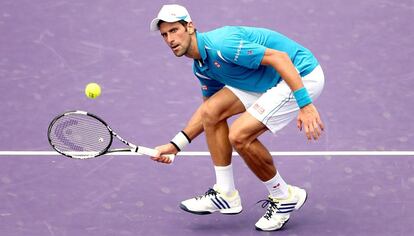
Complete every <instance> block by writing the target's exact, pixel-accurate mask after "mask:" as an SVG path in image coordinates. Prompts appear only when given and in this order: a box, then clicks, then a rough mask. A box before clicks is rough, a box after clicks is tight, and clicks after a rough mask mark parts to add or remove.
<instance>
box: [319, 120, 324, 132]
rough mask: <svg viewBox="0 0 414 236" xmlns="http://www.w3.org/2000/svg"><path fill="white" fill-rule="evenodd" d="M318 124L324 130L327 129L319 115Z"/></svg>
mask: <svg viewBox="0 0 414 236" xmlns="http://www.w3.org/2000/svg"><path fill="white" fill-rule="evenodd" d="M318 125H319V127H320V128H321V130H322V131H324V130H325V125H324V124H323V122H322V120H321V118H319V117H318Z"/></svg>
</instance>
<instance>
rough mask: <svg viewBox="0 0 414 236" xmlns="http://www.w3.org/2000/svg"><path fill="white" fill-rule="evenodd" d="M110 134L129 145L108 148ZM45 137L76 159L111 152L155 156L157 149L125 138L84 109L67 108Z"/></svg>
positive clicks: (53, 121) (51, 143)
mask: <svg viewBox="0 0 414 236" xmlns="http://www.w3.org/2000/svg"><path fill="white" fill-rule="evenodd" d="M113 137H116V138H117V139H118V140H119V141H121V142H122V143H124V144H126V145H128V148H118V149H110V147H111V145H112V141H113ZM48 138H49V143H50V145H52V147H53V148H54V149H55V150H56V151H57V152H58V153H60V154H63V155H64V156H67V157H71V158H76V159H89V158H93V157H98V156H101V155H104V154H107V153H114V152H132V153H138V154H143V155H148V156H158V151H157V150H155V149H151V148H147V147H143V146H137V145H134V144H132V143H130V142H128V141H126V140H125V139H123V138H121V136H119V135H118V134H116V133H115V132H114V131H113V130H112V129H111V128H110V127H109V126H108V125H107V124H106V122H105V121H103V120H102V119H101V118H99V117H98V116H96V115H93V114H91V113H88V112H85V111H69V112H65V113H63V114H61V115H58V116H57V117H56V118H54V119H53V120H52V122H51V123H50V125H49V129H48ZM164 156H166V157H168V158H170V159H171V161H173V160H174V157H175V155H174V154H170V155H164Z"/></svg>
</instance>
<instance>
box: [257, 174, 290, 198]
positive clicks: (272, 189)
mask: <svg viewBox="0 0 414 236" xmlns="http://www.w3.org/2000/svg"><path fill="white" fill-rule="evenodd" d="M263 183H264V184H265V185H266V188H267V190H269V193H270V196H271V197H272V198H280V199H284V198H288V197H289V190H288V185H287V184H286V182H285V181H284V180H283V179H282V177H281V176H280V175H279V171H278V172H277V173H276V175H275V176H274V177H273V178H272V179H270V180H268V181H266V182H263Z"/></svg>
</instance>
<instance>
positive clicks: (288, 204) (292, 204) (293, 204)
mask: <svg viewBox="0 0 414 236" xmlns="http://www.w3.org/2000/svg"><path fill="white" fill-rule="evenodd" d="M296 203H297V202H295V203H282V204H280V206H296Z"/></svg>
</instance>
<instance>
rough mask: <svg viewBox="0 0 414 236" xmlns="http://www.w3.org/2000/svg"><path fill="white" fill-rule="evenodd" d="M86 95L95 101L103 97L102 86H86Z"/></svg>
mask: <svg viewBox="0 0 414 236" xmlns="http://www.w3.org/2000/svg"><path fill="white" fill-rule="evenodd" d="M85 94H86V96H87V97H88V98H92V99H95V98H97V97H99V95H101V86H99V84H97V83H89V84H87V85H86V88H85Z"/></svg>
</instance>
